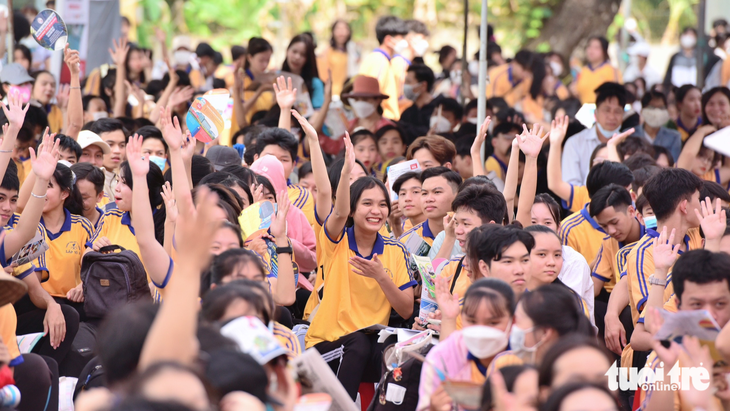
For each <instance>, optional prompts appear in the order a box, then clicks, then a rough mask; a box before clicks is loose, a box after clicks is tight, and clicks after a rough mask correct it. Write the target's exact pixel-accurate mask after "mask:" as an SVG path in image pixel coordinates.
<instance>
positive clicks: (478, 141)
mask: <svg viewBox="0 0 730 411" xmlns="http://www.w3.org/2000/svg"><path fill="white" fill-rule="evenodd" d="M491 122H492V118H491V117H489V116H487V118H485V119H484V122H483V123H482V126H481V127H479V133H477V136H476V138H475V139H474V142H473V143H472V145H471V152H472V153H480V152H481V150H482V145H483V144H484V142H485V141H486V140H487V133H488V132H489V123H491Z"/></svg>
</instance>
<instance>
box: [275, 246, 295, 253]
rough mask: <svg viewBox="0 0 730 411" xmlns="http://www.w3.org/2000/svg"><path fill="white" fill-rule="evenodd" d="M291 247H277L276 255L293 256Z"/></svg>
mask: <svg viewBox="0 0 730 411" xmlns="http://www.w3.org/2000/svg"><path fill="white" fill-rule="evenodd" d="M292 252H293V250H292V248H291V247H276V254H292Z"/></svg>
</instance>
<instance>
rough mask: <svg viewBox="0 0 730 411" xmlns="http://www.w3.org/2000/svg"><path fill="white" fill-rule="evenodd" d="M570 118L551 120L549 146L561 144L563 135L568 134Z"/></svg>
mask: <svg viewBox="0 0 730 411" xmlns="http://www.w3.org/2000/svg"><path fill="white" fill-rule="evenodd" d="M569 125H570V117H568V116H563V117H558V118H556V119H554V120H553V122H552V123H551V124H550V144H558V145H560V144H563V140H564V139H565V135H566V134H567V133H568V126H569Z"/></svg>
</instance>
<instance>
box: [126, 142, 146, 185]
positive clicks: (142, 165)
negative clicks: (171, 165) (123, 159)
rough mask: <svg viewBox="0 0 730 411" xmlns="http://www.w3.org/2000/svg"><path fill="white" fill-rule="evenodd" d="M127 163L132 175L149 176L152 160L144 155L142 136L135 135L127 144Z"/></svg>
mask: <svg viewBox="0 0 730 411" xmlns="http://www.w3.org/2000/svg"><path fill="white" fill-rule="evenodd" d="M127 161H128V162H129V169H130V170H132V175H135V176H147V172H149V171H150V158H149V156H145V155H143V154H142V136H140V135H139V134H135V135H134V136H133V137H131V138H130V139H129V143H127Z"/></svg>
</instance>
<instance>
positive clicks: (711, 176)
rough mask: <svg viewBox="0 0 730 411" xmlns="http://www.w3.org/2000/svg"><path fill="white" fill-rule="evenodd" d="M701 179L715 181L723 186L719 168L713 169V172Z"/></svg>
mask: <svg viewBox="0 0 730 411" xmlns="http://www.w3.org/2000/svg"><path fill="white" fill-rule="evenodd" d="M700 179H702V180H705V181H714V182H716V183H717V184H722V181H721V180H720V169H717V168H713V169H712V170H710V171H708V172H706V173H705V174H703V175H701V176H700Z"/></svg>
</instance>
